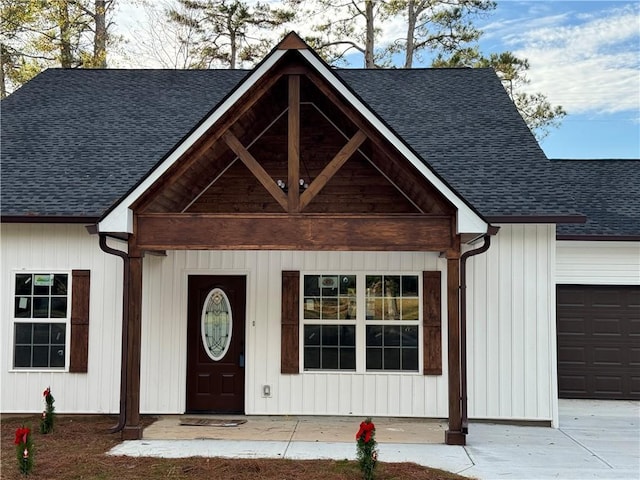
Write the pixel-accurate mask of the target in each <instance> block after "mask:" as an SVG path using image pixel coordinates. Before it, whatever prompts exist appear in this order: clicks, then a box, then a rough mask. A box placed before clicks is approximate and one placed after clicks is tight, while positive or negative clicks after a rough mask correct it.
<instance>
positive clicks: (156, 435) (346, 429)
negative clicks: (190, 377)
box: [142, 414, 447, 444]
mask: <svg viewBox="0 0 640 480" xmlns="http://www.w3.org/2000/svg"><path fill="white" fill-rule="evenodd" d="M193 420H201V421H202V423H203V424H202V425H197V426H196V425H184V424H182V423H196V422H194V421H193ZM362 420H363V418H360V417H355V416H352V417H351V416H350V417H347V416H303V415H300V416H298V415H285V416H282V415H233V414H229V415H188V414H185V415H162V416H160V417H159V418H158V420H156V421H155V422H154V423H153V424H151V425H149V426H148V427H146V428H145V429H144V431H143V434H142V440H143V441H144V440H201V439H202V440H204V439H206V440H256V439H259V440H262V441H273V442H340V443H354V442H355V435H356V432H357V431H358V427H359V424H360V422H361V421H362ZM373 421H374V423H375V425H376V441H377V442H378V443H411V444H441V443H442V438H443V434H444V432H445V431H446V429H447V421H446V420H444V419H442V420H441V419H430V418H394V417H380V418H374V419H373ZM205 422H207V423H208V424H205Z"/></svg>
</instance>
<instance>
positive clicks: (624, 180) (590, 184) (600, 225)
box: [550, 160, 640, 238]
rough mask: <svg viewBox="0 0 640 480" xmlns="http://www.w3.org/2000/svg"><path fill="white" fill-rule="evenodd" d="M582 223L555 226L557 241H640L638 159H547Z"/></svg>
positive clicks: (639, 168)
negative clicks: (581, 216) (581, 213)
mask: <svg viewBox="0 0 640 480" xmlns="http://www.w3.org/2000/svg"><path fill="white" fill-rule="evenodd" d="M550 162H551V163H552V166H553V170H554V171H555V172H556V175H557V176H558V178H561V179H562V180H563V181H564V185H565V188H566V189H567V190H568V191H570V192H571V193H572V194H573V196H574V198H575V199H576V205H577V208H578V209H579V210H580V211H581V212H583V213H584V214H585V215H586V216H587V221H586V223H583V224H565V225H558V227H557V235H558V237H559V238H565V237H566V238H574V237H635V238H640V160H551V161H550Z"/></svg>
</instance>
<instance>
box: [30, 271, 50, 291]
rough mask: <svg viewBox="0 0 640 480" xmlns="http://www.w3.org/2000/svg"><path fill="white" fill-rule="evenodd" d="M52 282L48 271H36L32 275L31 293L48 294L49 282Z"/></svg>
mask: <svg viewBox="0 0 640 480" xmlns="http://www.w3.org/2000/svg"><path fill="white" fill-rule="evenodd" d="M52 283H53V275H51V274H49V273H36V274H34V275H33V294H34V295H49V294H50V293H51V284H52Z"/></svg>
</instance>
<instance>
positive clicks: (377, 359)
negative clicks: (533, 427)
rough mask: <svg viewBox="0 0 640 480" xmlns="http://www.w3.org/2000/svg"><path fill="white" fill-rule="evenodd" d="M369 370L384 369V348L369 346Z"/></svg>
mask: <svg viewBox="0 0 640 480" xmlns="http://www.w3.org/2000/svg"><path fill="white" fill-rule="evenodd" d="M367 370H382V348H369V347H367Z"/></svg>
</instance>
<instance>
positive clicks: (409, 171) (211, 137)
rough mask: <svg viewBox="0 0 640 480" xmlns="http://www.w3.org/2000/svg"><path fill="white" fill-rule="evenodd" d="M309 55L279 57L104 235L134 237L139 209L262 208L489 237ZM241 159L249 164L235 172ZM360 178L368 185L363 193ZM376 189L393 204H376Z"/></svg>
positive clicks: (129, 199)
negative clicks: (374, 214)
mask: <svg viewBox="0 0 640 480" xmlns="http://www.w3.org/2000/svg"><path fill="white" fill-rule="evenodd" d="M306 54H310V52H309V51H308V50H307V49H306V48H305V49H300V50H297V49H296V50H278V49H276V50H274V51H273V52H272V53H271V54H270V55H269V56H268V57H267V58H266V59H265V60H264V61H263V63H262V64H260V65H259V66H258V67H257V68H256V69H255V70H254V71H253V72H252V73H251V74H250V75H249V76H248V78H247V79H246V80H245V81H244V82H242V83H241V84H239V85H238V87H237V88H236V89H235V90H234V91H233V92H231V94H230V95H229V96H228V97H227V98H226V100H225V101H224V102H223V103H222V104H221V105H220V106H219V107H218V108H217V109H216V110H214V111H213V112H212V114H211V115H209V116H208V117H207V118H205V119H204V121H203V122H202V123H201V124H200V125H199V126H198V127H197V128H196V129H195V130H194V131H193V132H192V133H191V135H189V136H188V137H187V138H186V139H185V140H184V141H183V142H182V143H181V144H180V145H179V146H177V148H176V149H175V150H174V151H173V152H172V153H171V154H170V155H168V156H167V158H166V159H165V160H164V161H163V162H161V163H160V164H158V165H157V167H156V168H155V169H154V170H153V171H152V172H151V173H150V174H149V175H148V176H147V177H146V178H145V179H144V180H143V181H142V182H140V183H139V184H138V186H137V187H136V188H135V189H133V191H132V192H131V193H130V194H129V195H127V196H126V198H124V199H123V200H122V201H120V202H119V203H118V204H117V205H116V206H115V207H114V208H113V209H112V210H111V211H110V212H108V214H107V215H105V216H104V217H103V219H102V220H101V221H100V223H99V229H100V231H102V232H131V231H132V228H133V216H132V215H133V210H132V209H136V210H138V211H140V212H147V213H159V212H165V213H175V212H186V211H190V212H198V211H209V212H212V211H215V212H224V211H225V210H227V211H231V212H239V211H245V210H246V209H249V210H250V211H253V209H255V208H256V207H259V208H258V210H259V211H263V212H265V213H272V212H278V211H279V210H278V206H279V207H281V208H282V210H281V211H288V212H290V213H294V212H297V211H303V212H307V213H311V212H322V211H331V209H332V208H333V209H334V210H333V211H335V209H336V208H337V207H341V208H338V211H341V212H342V213H350V212H371V211H375V210H376V209H378V210H379V211H384V212H385V213H391V212H393V210H394V209H395V211H396V212H397V211H399V212H401V213H423V214H424V213H435V214H443V213H445V212H446V213H451V212H456V213H457V215H456V221H457V230H458V232H459V233H472V234H480V233H484V232H485V231H486V228H487V224H486V222H485V221H484V220H483V219H482V218H481V217H480V216H479V214H477V213H476V212H475V210H473V208H472V207H470V206H469V205H468V204H467V203H466V202H465V201H464V200H463V199H462V198H461V197H459V196H458V195H457V194H455V192H454V191H453V190H452V189H451V188H450V187H449V186H448V185H447V184H446V183H445V182H444V181H442V180H441V179H440V178H439V177H437V175H436V174H435V173H434V172H433V171H432V170H430V169H429V168H428V166H427V165H426V164H424V163H423V162H422V161H421V160H420V159H419V158H417V157H416V156H415V154H414V153H413V152H411V150H410V149H408V148H407V146H406V145H405V144H404V143H403V142H402V141H401V140H400V139H398V138H397V137H396V136H395V135H394V134H393V132H392V131H391V130H389V129H388V127H386V126H385V125H384V124H383V123H382V122H380V121H379V119H378V118H377V117H376V116H375V115H374V114H373V113H372V112H371V111H370V110H369V109H368V108H367V107H366V106H365V105H364V104H363V103H362V102H361V101H359V100H358V99H357V98H356V97H355V96H354V95H353V93H352V92H350V91H349V90H348V89H347V88H346V87H345V85H344V84H342V82H341V81H339V80H338V79H337V78H336V77H335V74H334V73H333V72H331V71H330V70H329V69H328V68H327V67H326V65H324V64H323V63H322V62H321V61H320V60H319V59H318V58H317V57H315V56H314V55H313V54H310V55H311V56H309V55H306ZM292 82H295V87H292V85H294V84H293V83H292ZM292 92H294V93H292ZM292 95H294V97H295V99H293V100H292ZM292 102H293V103H292ZM292 108H293V109H295V113H292ZM292 129H297V130H295V131H292ZM292 132H293V133H292ZM292 142H293V143H292ZM292 155H293V156H295V157H296V159H295V161H293V162H292V161H291V157H292ZM238 160H240V161H241V163H242V165H240V164H238V165H235V163H236V162H237V161H238ZM347 164H348V166H347ZM247 169H248V170H249V171H250V172H249V173H250V174H251V175H248V172H247ZM305 175H306V176H307V177H308V178H307V179H305V178H304V176H305ZM252 177H253V178H252ZM355 178H357V179H359V180H360V181H361V182H364V183H361V184H360V187H358V183H357V182H355V181H354V179H355ZM283 179H284V180H283ZM300 179H302V182H303V183H305V184H308V188H305V189H303V190H304V191H300V192H298V191H297V189H289V188H288V187H287V189H286V190H287V191H286V192H285V191H284V190H283V189H281V188H280V187H278V186H277V184H278V180H281V182H282V183H284V184H286V185H287V186H288V185H292V184H293V183H295V182H297V181H298V180H300ZM256 180H257V181H258V183H259V185H257V184H256ZM285 180H286V181H285ZM366 180H368V181H370V182H372V183H370V184H367V183H366ZM223 185H227V186H228V187H229V188H224V187H223ZM260 187H262V188H260ZM365 189H368V190H370V191H368V192H366V193H363V192H364V190H365ZM373 190H375V192H376V193H378V194H380V195H382V196H383V197H384V199H383V200H384V201H382V202H380V201H376V199H375V198H374V195H375V193H374V191H373ZM243 192H244V193H247V194H250V195H256V197H255V198H254V199H255V200H256V202H255V203H254V202H249V203H247V202H246V199H247V196H246V195H244V196H243ZM265 192H266V193H265ZM243 199H244V200H243ZM367 199H369V201H368V203H367ZM274 200H275V203H274ZM312 200H315V201H313V202H312ZM384 203H386V205H384ZM243 204H244V206H243ZM345 206H349V208H348V209H346V210H345V209H344V207H345ZM211 209H213V210H211ZM305 209H308V210H306V211H305ZM380 209H381V210H380ZM461 228H462V230H461Z"/></svg>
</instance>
